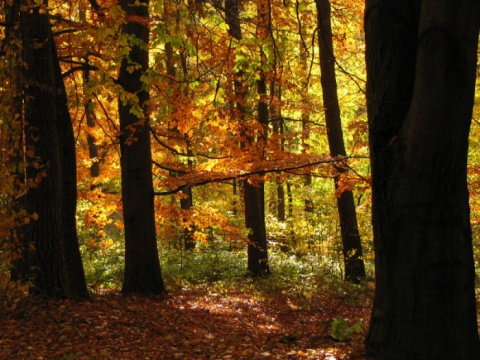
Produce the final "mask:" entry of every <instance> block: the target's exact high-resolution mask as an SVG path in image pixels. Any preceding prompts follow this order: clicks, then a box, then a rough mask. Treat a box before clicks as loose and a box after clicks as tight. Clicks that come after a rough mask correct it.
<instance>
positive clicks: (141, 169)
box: [119, 0, 165, 294]
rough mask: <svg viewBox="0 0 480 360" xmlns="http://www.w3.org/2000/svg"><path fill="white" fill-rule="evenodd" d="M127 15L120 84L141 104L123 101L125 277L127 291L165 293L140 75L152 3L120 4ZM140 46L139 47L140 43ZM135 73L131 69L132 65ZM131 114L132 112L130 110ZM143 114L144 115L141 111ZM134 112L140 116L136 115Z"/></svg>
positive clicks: (125, 0)
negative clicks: (126, 47)
mask: <svg viewBox="0 0 480 360" xmlns="http://www.w3.org/2000/svg"><path fill="white" fill-rule="evenodd" d="M120 4H121V6H122V9H123V10H124V11H125V14H126V16H127V22H126V24H125V25H124V26H123V33H124V34H125V35H126V36H128V37H133V39H134V41H132V42H131V49H130V51H129V54H128V56H127V57H126V58H125V59H123V61H122V65H121V67H120V74H119V83H120V84H121V85H122V86H123V88H124V90H125V92H127V93H129V94H135V95H136V97H137V99H138V101H132V102H130V101H122V100H120V101H119V115H120V129H121V132H122V135H121V139H120V153H121V166H122V199H123V217H124V222H125V278H124V283H123V288H122V292H123V293H144V294H147V293H149V294H160V293H163V292H165V287H164V284H163V279H162V273H161V269H160V261H159V258H158V250H157V238H156V230H155V213H154V204H153V198H154V196H153V181H152V153H151V147H150V131H149V118H148V113H147V103H148V100H149V93H148V88H147V85H146V84H145V83H144V82H143V81H142V75H144V74H145V72H146V70H147V68H148V50H147V48H148V43H149V28H148V14H149V12H148V1H135V0H121V1H120ZM139 42H140V43H141V45H138V43H139ZM133 65H134V66H135V69H132V66H133ZM132 110H133V111H132ZM139 112H141V115H139V114H138V113H139ZM135 113H136V114H137V115H138V116H137V115H135Z"/></svg>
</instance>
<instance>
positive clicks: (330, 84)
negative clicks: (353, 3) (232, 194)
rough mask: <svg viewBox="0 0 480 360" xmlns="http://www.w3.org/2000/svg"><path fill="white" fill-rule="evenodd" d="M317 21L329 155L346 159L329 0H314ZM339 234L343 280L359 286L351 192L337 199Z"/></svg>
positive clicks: (340, 171)
mask: <svg viewBox="0 0 480 360" xmlns="http://www.w3.org/2000/svg"><path fill="white" fill-rule="evenodd" d="M315 3H316V5H317V19H318V27H319V30H318V43H319V50H320V70H321V84H322V96H323V106H324V108H325V123H326V125H327V138H328V146H329V148H330V155H331V156H333V157H335V156H345V155H346V151H345V143H344V140H343V131H342V122H341V117H340V106H339V102H338V94H337V80H336V76H335V56H334V52H333V40H332V26H331V14H330V1H329V0H316V1H315ZM334 166H335V170H336V172H337V174H336V175H335V177H334V181H335V189H338V188H339V180H340V177H341V175H342V174H344V173H346V171H348V170H347V168H346V167H345V165H344V164H342V163H339V164H336V165H334ZM337 208H338V216H339V219H340V232H341V236H342V247H343V258H344V262H345V280H347V281H349V282H353V283H358V282H359V281H360V280H361V279H364V278H365V265H364V263H363V259H362V256H363V251H362V244H361V241H360V233H359V231H358V223H357V213H356V210H355V202H354V199H353V192H352V191H351V190H343V191H341V193H340V194H339V195H338V196H337Z"/></svg>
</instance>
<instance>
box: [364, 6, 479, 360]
mask: <svg viewBox="0 0 480 360" xmlns="http://www.w3.org/2000/svg"><path fill="white" fill-rule="evenodd" d="M479 6H480V3H479V2H478V1H476V0H459V1H453V0H422V1H419V0H417V1H413V0H412V1H405V0H395V1H389V2H385V1H379V0H367V3H366V9H365V34H366V60H367V103H368V121H369V136H370V154H371V164H372V201H373V202H372V205H373V209H372V222H373V230H374V245H375V270H376V288H375V298H374V308H373V312H372V317H371V322H370V330H369V334H368V338H367V348H368V350H369V352H370V353H371V354H372V355H374V356H375V357H376V358H377V359H468V360H469V359H480V343H479V337H478V328H477V315H476V314H477V312H476V300H475V269H474V260H473V248H472V233H471V228H470V210H469V204H468V201H469V200H468V199H469V195H468V188H467V181H466V180H467V153H468V137H469V129H470V122H471V116H472V108H473V99H474V92H475V77H476V76H475V75H476V74H475V71H476V66H477V44H478V35H479V16H480V9H479Z"/></svg>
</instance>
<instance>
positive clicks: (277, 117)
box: [267, 82, 287, 221]
mask: <svg viewBox="0 0 480 360" xmlns="http://www.w3.org/2000/svg"><path fill="white" fill-rule="evenodd" d="M270 92H271V93H272V94H275V95H276V102H272V104H271V105H270V113H271V117H272V130H273V133H274V134H275V137H276V138H277V139H278V140H277V144H278V148H279V149H280V150H281V151H285V146H284V139H283V119H282V109H281V107H280V100H281V94H282V92H281V90H280V85H277V86H276V84H275V83H274V82H272V84H271V86H270ZM267 121H268V119H267ZM275 178H276V180H277V186H276V190H277V191H276V192H277V193H276V195H277V201H276V205H277V206H276V211H277V219H278V220H279V221H286V220H287V214H286V212H285V188H284V184H283V182H281V181H280V173H278V174H277V175H276V176H275Z"/></svg>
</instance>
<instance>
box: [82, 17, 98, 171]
mask: <svg viewBox="0 0 480 360" xmlns="http://www.w3.org/2000/svg"><path fill="white" fill-rule="evenodd" d="M79 17H80V21H85V20H86V17H85V9H83V8H80V10H79ZM84 61H85V69H84V70H83V74H82V75H83V92H84V95H85V96H86V97H87V101H86V103H85V106H84V108H85V117H86V119H87V127H88V129H89V130H93V129H95V126H96V122H95V113H94V111H93V102H92V99H91V98H90V95H89V94H87V93H86V90H87V84H88V82H89V81H90V69H89V68H88V66H89V60H88V55H85V57H84ZM95 140H96V139H95V137H94V136H93V135H92V134H90V133H88V134H87V145H88V156H89V158H90V160H91V161H92V164H91V165H90V176H91V177H92V178H95V177H98V176H100V163H99V159H98V146H97V144H96V143H95Z"/></svg>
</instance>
